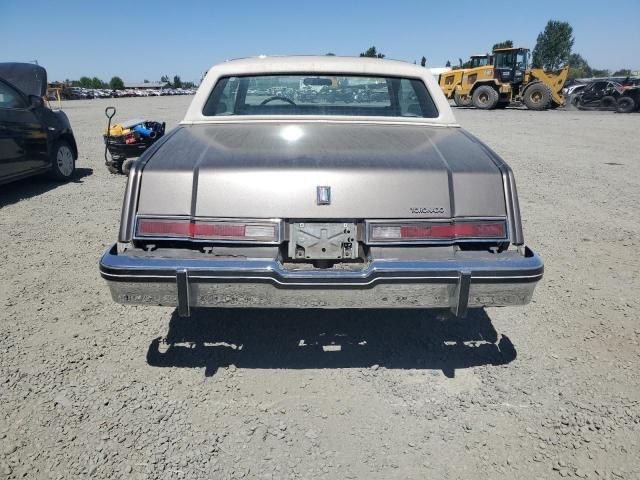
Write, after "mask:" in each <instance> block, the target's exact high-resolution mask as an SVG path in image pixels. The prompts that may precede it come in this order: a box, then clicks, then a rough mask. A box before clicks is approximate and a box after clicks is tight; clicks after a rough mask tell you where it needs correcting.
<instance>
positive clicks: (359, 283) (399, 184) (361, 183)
mask: <svg viewBox="0 0 640 480" xmlns="http://www.w3.org/2000/svg"><path fill="white" fill-rule="evenodd" d="M363 72H366V73H363ZM311 77H313V78H317V77H325V78H328V79H329V78H332V77H338V80H339V81H338V84H339V85H355V84H357V83H358V82H361V83H362V82H364V83H370V84H372V85H385V86H386V88H385V90H384V91H386V95H387V96H386V98H385V99H384V101H380V102H377V103H375V104H360V103H355V104H345V103H344V102H343V101H341V100H332V99H328V98H325V99H322V100H321V99H318V101H317V102H315V103H312V104H296V102H295V100H292V99H290V98H284V97H282V96H279V95H273V96H271V97H267V98H262V97H258V96H255V95H254V96H250V95H247V91H248V88H249V85H250V84H255V83H256V82H257V80H260V82H261V83H262V84H264V83H267V82H270V83H272V84H273V87H274V88H275V87H278V86H279V85H282V84H289V85H300V83H302V84H305V81H304V80H305V79H306V78H311ZM380 94H382V92H381V93H380ZM454 205H455V207H454ZM100 271H101V274H102V276H103V278H104V279H106V281H107V283H108V285H109V288H110V290H111V293H112V296H113V299H114V300H115V301H117V302H120V303H123V304H147V305H165V306H177V307H178V313H179V314H180V315H182V316H188V315H189V314H190V308H191V307H225V308H226V307H294V308H309V307H320V308H391V307H399V308H424V307H434V308H446V309H450V310H451V311H452V312H453V313H454V314H456V315H459V316H464V314H465V312H466V310H467V307H483V306H506V305H523V304H526V303H528V302H529V301H530V300H531V297H532V295H533V291H534V288H535V286H536V284H537V282H538V281H539V280H540V279H541V278H542V275H543V264H542V261H541V260H540V258H539V257H538V256H537V255H535V254H534V253H533V252H532V251H531V250H530V249H529V248H528V247H526V246H525V244H524V238H523V232H522V226H521V223H520V212H519V208H518V199H517V195H516V189H515V183H514V178H513V173H512V172H511V169H510V168H509V167H508V166H507V164H506V163H505V162H504V161H503V160H502V159H501V158H499V157H498V156H497V155H496V154H495V153H494V152H493V151H492V150H490V149H489V148H488V147H486V146H485V145H483V144H482V142H481V141H480V140H478V139H477V138H475V137H473V136H472V135H471V134H470V133H468V132H466V131H465V130H463V129H462V128H460V126H459V125H458V124H457V123H456V120H455V118H454V116H453V113H452V111H451V108H450V106H449V104H448V102H447V100H446V98H445V97H444V95H443V93H442V92H441V90H440V88H439V87H438V84H437V83H436V81H435V79H434V78H433V76H432V75H431V73H430V72H429V70H428V69H425V68H422V67H419V66H416V65H412V64H409V63H405V62H398V61H392V60H382V59H372V58H346V57H345V58H342V57H334V56H319V57H276V58H268V57H267V58H260V59H242V60H233V61H229V62H225V63H224V64H221V65H217V66H214V67H213V68H212V69H211V70H210V71H209V72H208V74H207V76H206V77H205V80H204V82H203V84H202V85H201V86H200V92H199V94H198V95H196V97H195V99H194V100H193V101H192V102H191V106H190V107H189V109H188V111H187V114H186V116H185V118H184V120H183V122H182V124H181V125H180V126H179V127H178V128H176V129H174V130H172V131H171V132H169V133H168V134H167V135H165V136H164V137H163V138H162V139H160V140H159V141H158V142H156V143H155V144H154V145H153V147H151V148H150V149H148V150H147V151H146V152H145V153H144V154H143V155H142V157H141V158H140V160H139V161H137V162H135V164H134V165H133V168H132V170H131V173H130V175H129V182H128V185H127V190H126V193H125V201H124V205H123V211H122V219H121V224H120V233H119V237H118V242H117V243H116V244H114V245H113V246H112V247H110V248H109V249H108V250H107V252H106V253H105V254H104V256H103V257H102V259H101V261H100Z"/></svg>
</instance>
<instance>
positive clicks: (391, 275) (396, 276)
mask: <svg viewBox="0 0 640 480" xmlns="http://www.w3.org/2000/svg"><path fill="white" fill-rule="evenodd" d="M493 257H495V259H487V258H486V257H484V258H481V259H474V258H473V256H472V255H468V256H466V257H465V256H462V258H460V259H458V258H456V259H453V260H449V259H445V260H411V261H406V260H402V261H401V260H372V261H371V262H370V263H369V264H368V266H367V267H366V268H364V269H362V270H356V271H352V270H331V269H327V270H321V269H318V270H291V269H286V268H284V267H283V265H282V264H281V263H280V262H278V261H277V260H272V259H234V258H229V259H217V258H215V257H214V258H213V259H179V258H166V257H165V258H163V257H149V256H144V257H143V256H133V255H127V254H118V253H117V250H116V246H115V245H114V246H112V247H111V248H110V249H109V250H107V252H105V254H104V255H103V257H102V259H101V260H100V273H101V275H102V277H103V278H104V279H105V280H106V281H107V283H108V285H109V288H110V290H111V295H112V297H113V299H114V301H116V302H118V303H122V304H133V305H164V306H172V307H178V311H179V313H180V315H183V316H188V315H189V309H190V307H245V308H247V307H249V308H251V307H259V308H267V307H274V308H449V309H451V310H452V311H453V313H454V314H456V315H458V316H464V314H465V313H466V310H467V307H482V306H509V305H524V304H527V303H529V301H530V300H531V297H532V295H533V291H534V289H535V286H536V284H537V282H538V281H539V280H540V279H541V278H542V275H543V270H544V266H543V263H542V260H541V259H540V257H538V256H537V255H535V254H534V253H533V252H532V251H531V250H529V249H528V248H526V249H525V254H524V255H520V254H519V253H517V252H513V251H512V252H509V254H508V255H505V254H494V255H493Z"/></svg>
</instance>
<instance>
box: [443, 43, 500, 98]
mask: <svg viewBox="0 0 640 480" xmlns="http://www.w3.org/2000/svg"><path fill="white" fill-rule="evenodd" d="M491 59H492V57H491V55H489V54H488V53H483V54H479V55H471V57H470V58H469V67H467V68H458V69H456V70H451V71H449V72H444V73H441V74H440V77H439V78H438V83H439V84H440V88H441V89H442V92H443V93H444V96H445V97H447V99H449V100H453V101H454V102H455V104H456V105H457V106H458V107H466V106H469V105H471V100H469V101H466V100H465V102H463V101H462V100H461V99H460V97H459V96H458V95H456V87H457V86H458V85H460V83H461V82H462V74H463V73H464V72H466V71H468V70H469V69H473V68H477V67H484V66H487V65H491Z"/></svg>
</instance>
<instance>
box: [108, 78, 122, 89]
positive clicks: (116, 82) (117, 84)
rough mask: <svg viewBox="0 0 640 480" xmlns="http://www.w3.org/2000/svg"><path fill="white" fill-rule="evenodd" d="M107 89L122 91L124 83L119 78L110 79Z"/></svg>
mask: <svg viewBox="0 0 640 480" xmlns="http://www.w3.org/2000/svg"><path fill="white" fill-rule="evenodd" d="M109 88H111V89H112V90H123V89H124V82H123V81H122V79H121V78H120V77H111V80H109Z"/></svg>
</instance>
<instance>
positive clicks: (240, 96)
mask: <svg viewBox="0 0 640 480" xmlns="http://www.w3.org/2000/svg"><path fill="white" fill-rule="evenodd" d="M202 113H203V115H205V116H211V117H213V116H222V115H348V116H372V117H418V118H435V117H437V116H438V110H437V109H436V106H435V104H434V102H433V99H432V98H431V96H430V95H429V91H428V90H427V87H426V86H425V84H424V83H423V82H422V81H420V80H416V79H412V78H397V77H365V76H344V75H320V76H318V75H259V76H242V77H223V78H221V79H220V80H219V81H218V83H217V84H216V86H215V87H214V89H213V91H212V92H211V95H210V96H209V99H208V100H207V103H206V104H205V106H204V109H203V111H202Z"/></svg>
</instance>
